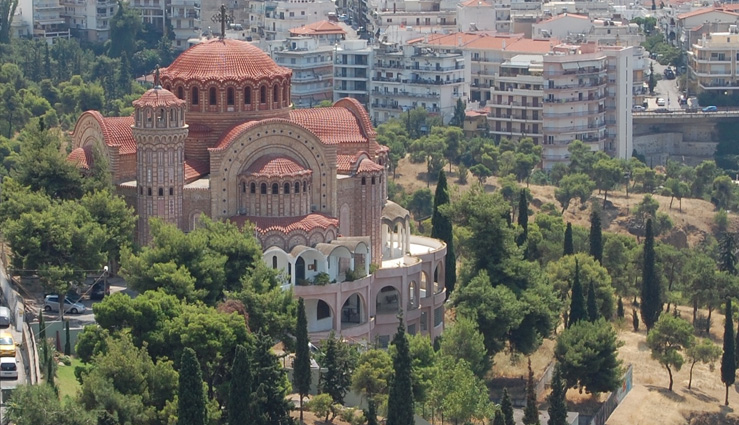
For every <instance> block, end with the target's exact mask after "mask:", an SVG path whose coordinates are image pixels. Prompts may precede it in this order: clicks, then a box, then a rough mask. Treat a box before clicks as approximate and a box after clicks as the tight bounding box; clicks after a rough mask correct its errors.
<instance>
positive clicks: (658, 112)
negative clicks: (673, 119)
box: [653, 108, 672, 114]
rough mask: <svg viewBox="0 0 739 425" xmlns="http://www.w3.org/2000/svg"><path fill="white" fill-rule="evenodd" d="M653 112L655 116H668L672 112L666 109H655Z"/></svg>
mask: <svg viewBox="0 0 739 425" xmlns="http://www.w3.org/2000/svg"><path fill="white" fill-rule="evenodd" d="M653 112H654V113H656V114H669V113H671V112H672V110H670V109H667V108H657V109H655V110H654V111H653Z"/></svg>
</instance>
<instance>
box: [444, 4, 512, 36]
mask: <svg viewBox="0 0 739 425" xmlns="http://www.w3.org/2000/svg"><path fill="white" fill-rule="evenodd" d="M457 30H458V31H496V32H499V33H504V34H505V33H509V32H511V2H510V0H505V1H494V0H466V1H463V2H460V3H459V4H458V5H457Z"/></svg>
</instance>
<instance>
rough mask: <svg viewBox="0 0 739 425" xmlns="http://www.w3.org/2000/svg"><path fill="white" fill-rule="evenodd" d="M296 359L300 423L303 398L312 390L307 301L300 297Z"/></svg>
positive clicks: (294, 381)
mask: <svg viewBox="0 0 739 425" xmlns="http://www.w3.org/2000/svg"><path fill="white" fill-rule="evenodd" d="M295 344H296V347H295V360H294V361H293V384H295V390H297V392H298V395H299V396H300V423H303V398H305V397H306V396H307V395H308V393H309V392H310V378H311V376H310V349H309V347H308V344H310V341H309V340H308V319H307V318H306V317H305V301H303V299H302V298H298V320H297V324H296V326H295Z"/></svg>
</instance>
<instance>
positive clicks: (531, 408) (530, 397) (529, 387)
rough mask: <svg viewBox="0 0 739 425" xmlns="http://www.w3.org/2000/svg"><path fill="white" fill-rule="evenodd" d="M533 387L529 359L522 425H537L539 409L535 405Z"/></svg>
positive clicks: (532, 375)
mask: <svg viewBox="0 0 739 425" xmlns="http://www.w3.org/2000/svg"><path fill="white" fill-rule="evenodd" d="M535 385H536V384H534V371H533V370H532V369H531V357H529V380H528V382H526V407H525V408H524V409H523V423H524V425H539V408H538V407H537V405H536V392H535V389H534V386H535Z"/></svg>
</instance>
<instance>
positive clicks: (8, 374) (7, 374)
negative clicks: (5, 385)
mask: <svg viewBox="0 0 739 425" xmlns="http://www.w3.org/2000/svg"><path fill="white" fill-rule="evenodd" d="M0 378H11V379H18V363H17V362H16V360H15V357H0Z"/></svg>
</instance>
